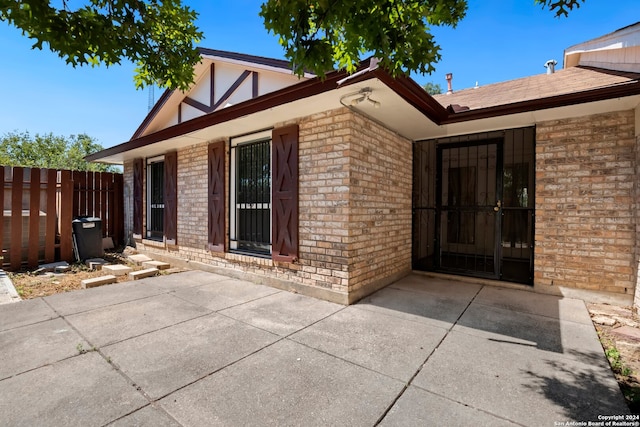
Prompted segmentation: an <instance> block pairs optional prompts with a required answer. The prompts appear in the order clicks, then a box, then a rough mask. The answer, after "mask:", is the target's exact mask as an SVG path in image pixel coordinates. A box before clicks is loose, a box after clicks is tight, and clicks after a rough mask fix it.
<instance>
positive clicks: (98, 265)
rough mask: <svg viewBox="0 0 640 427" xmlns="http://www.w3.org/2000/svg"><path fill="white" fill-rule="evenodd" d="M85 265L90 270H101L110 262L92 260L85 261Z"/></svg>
mask: <svg viewBox="0 0 640 427" xmlns="http://www.w3.org/2000/svg"><path fill="white" fill-rule="evenodd" d="M84 263H85V265H86V266H87V267H89V270H101V269H102V267H103V266H105V265H108V264H109V262H108V261H106V260H105V259H103V258H90V259H87V260H85V261H84Z"/></svg>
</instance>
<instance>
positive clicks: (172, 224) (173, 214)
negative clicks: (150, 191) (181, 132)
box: [163, 151, 178, 245]
mask: <svg viewBox="0 0 640 427" xmlns="http://www.w3.org/2000/svg"><path fill="white" fill-rule="evenodd" d="M163 227H164V238H165V240H166V242H167V244H169V245H175V244H176V243H177V242H176V239H177V238H178V153H176V152H175V151H172V152H170V153H166V154H165V155H164V218H163Z"/></svg>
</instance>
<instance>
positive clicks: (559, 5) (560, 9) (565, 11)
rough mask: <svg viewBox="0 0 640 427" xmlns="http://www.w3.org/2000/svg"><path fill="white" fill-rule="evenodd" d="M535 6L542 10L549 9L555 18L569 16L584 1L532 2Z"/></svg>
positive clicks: (540, 0)
mask: <svg viewBox="0 0 640 427" xmlns="http://www.w3.org/2000/svg"><path fill="white" fill-rule="evenodd" d="M534 1H535V3H536V4H539V5H540V6H542V8H543V9H549V10H550V11H552V12H554V13H555V15H556V18H559V17H561V16H564V17H567V16H569V12H571V11H572V10H573V9H578V8H579V7H580V5H581V4H582V3H584V2H585V0H534Z"/></svg>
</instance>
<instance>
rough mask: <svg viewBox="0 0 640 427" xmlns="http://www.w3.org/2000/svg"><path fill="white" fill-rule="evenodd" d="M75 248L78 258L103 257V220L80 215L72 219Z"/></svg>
mask: <svg viewBox="0 0 640 427" xmlns="http://www.w3.org/2000/svg"><path fill="white" fill-rule="evenodd" d="M71 225H72V228H73V249H74V251H75V255H76V259H77V260H78V261H84V260H86V259H90V258H101V257H102V256H103V255H104V249H103V248H102V220H101V219H100V218H92V217H79V218H76V219H74V220H73V221H72V224H71Z"/></svg>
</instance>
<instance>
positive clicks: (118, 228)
mask: <svg viewBox="0 0 640 427" xmlns="http://www.w3.org/2000/svg"><path fill="white" fill-rule="evenodd" d="M123 184H124V175H122V174H113V193H111V195H112V198H111V204H113V212H114V215H113V243H114V245H116V246H119V245H122V244H123V243H124V193H123Z"/></svg>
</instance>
